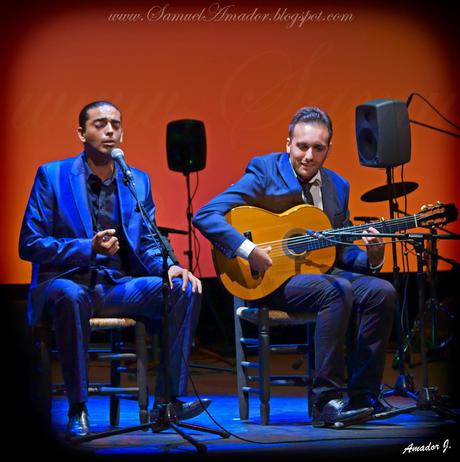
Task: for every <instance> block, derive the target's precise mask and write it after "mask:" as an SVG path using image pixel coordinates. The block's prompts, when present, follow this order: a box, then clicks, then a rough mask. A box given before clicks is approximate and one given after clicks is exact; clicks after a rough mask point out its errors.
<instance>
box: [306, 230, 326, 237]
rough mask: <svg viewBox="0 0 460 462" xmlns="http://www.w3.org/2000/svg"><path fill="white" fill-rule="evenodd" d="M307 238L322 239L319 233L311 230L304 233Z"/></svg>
mask: <svg viewBox="0 0 460 462" xmlns="http://www.w3.org/2000/svg"><path fill="white" fill-rule="evenodd" d="M305 232H306V233H307V234H308V235H309V236H312V237H316V239H324V236H323V235H322V234H321V233H317V232H316V231H313V230H311V229H307V230H306V231H305Z"/></svg>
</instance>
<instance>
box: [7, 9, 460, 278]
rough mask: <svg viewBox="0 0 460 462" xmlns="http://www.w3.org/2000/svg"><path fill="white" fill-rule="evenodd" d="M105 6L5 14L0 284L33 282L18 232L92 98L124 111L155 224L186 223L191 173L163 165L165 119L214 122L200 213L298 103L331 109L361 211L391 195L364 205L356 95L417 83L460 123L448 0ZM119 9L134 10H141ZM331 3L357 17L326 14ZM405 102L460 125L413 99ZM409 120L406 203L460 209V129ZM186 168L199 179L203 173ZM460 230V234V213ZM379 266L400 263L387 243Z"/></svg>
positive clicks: (71, 145)
mask: <svg viewBox="0 0 460 462" xmlns="http://www.w3.org/2000/svg"><path fill="white" fill-rule="evenodd" d="M105 3H106V4H105V5H104V6H98V7H94V6H89V4H88V6H87V4H86V2H79V6H74V7H64V6H57V5H54V4H52V3H50V2H46V1H42V2H40V4H39V5H40V6H37V7H28V8H21V7H20V5H18V4H17V2H16V4H15V5H13V6H10V7H9V10H8V11H7V12H6V14H4V15H3V19H4V20H5V24H4V26H5V30H6V39H5V38H4V39H3V42H4V43H3V50H2V54H3V59H2V60H3V63H4V69H5V70H6V72H4V75H3V81H2V87H1V89H2V91H3V99H2V102H3V109H4V110H3V113H4V115H3V118H2V124H1V130H2V132H3V136H2V141H3V153H2V160H3V169H2V170H1V172H2V173H1V175H2V178H1V179H2V185H3V190H2V196H1V207H2V217H4V218H3V220H4V222H3V225H2V241H1V242H2V243H3V246H2V247H3V249H2V254H1V255H2V256H1V258H2V265H1V267H0V268H1V275H0V282H1V283H24V282H28V280H29V277H30V265H29V264H28V263H27V262H23V261H21V260H20V259H19V258H18V255H17V241H18V234H19V229H20V224H21V220H22V215H23V212H24V208H25V206H26V202H27V198H28V195H29V192H30V188H31V186H32V182H33V178H34V175H35V172H36V169H37V167H38V166H39V165H40V164H42V163H44V162H48V161H51V160H54V159H60V158H64V157H67V156H71V155H75V154H77V153H78V152H79V150H80V148H81V146H80V143H79V141H78V139H77V136H76V127H77V115H78V112H79V110H80V109H81V107H82V106H83V105H84V104H86V103H87V102H89V101H92V100H95V99H109V100H113V101H114V102H115V103H116V104H117V105H119V106H120V107H121V108H122V111H123V121H124V127H125V142H124V144H123V149H124V151H125V153H126V157H127V160H128V162H129V163H131V164H132V165H135V166H137V167H139V168H141V169H143V170H145V171H147V172H148V173H149V174H150V175H151V178H152V188H153V195H154V198H155V201H156V204H157V220H158V223H159V225H160V226H169V227H173V228H178V229H186V226H187V221H186V214H185V212H186V187H185V178H184V176H183V175H182V174H181V173H175V172H172V171H170V170H168V167H167V159H166V149H165V133H166V124H167V123H168V122H169V121H170V120H174V119H178V118H194V119H201V120H203V121H204V123H205V126H206V133H207V142H208V156H207V165H206V169H205V170H204V171H202V172H200V174H199V188H198V192H197V194H196V196H195V198H194V202H193V204H194V208H195V210H196V209H197V208H198V207H199V206H200V205H202V204H204V203H205V202H207V201H208V200H209V199H210V198H211V197H213V196H214V195H215V194H217V193H218V192H220V191H221V190H222V189H223V188H224V187H226V186H228V185H229V184H230V183H232V182H234V181H235V180H236V179H237V178H238V177H239V176H240V175H241V173H242V171H243V169H244V167H245V165H246V163H247V162H248V160H249V159H250V158H251V157H252V156H253V155H255V154H262V153H266V152H271V151H277V150H283V149H284V146H285V139H286V132H287V125H288V123H289V120H290V118H291V116H292V114H293V113H294V112H295V111H296V110H297V109H298V108H299V107H301V106H303V105H316V106H320V107H322V108H324V109H325V110H327V111H328V112H329V113H330V115H331V117H332V119H333V122H334V128H335V134H334V139H333V151H332V152H331V155H330V157H329V159H328V164H327V165H328V167H330V168H332V169H334V170H336V171H337V172H339V173H340V174H342V175H344V176H345V177H347V178H348V179H349V180H350V182H351V185H352V190H351V202H350V208H351V213H352V216H355V215H377V216H388V205H387V203H385V202H381V203H364V202H362V201H361V200H360V197H361V195H362V194H363V193H364V192H366V191H368V190H370V189H372V188H374V187H376V186H379V185H383V184H384V183H385V181H386V176H385V171H384V170H382V169H371V168H368V167H362V166H360V164H359V161H358V155H357V148H356V139H355V123H354V110H355V107H356V105H358V104H360V103H363V102H365V101H368V100H371V99H375V98H393V99H401V100H406V98H407V97H408V95H409V94H410V93H411V92H413V91H417V92H419V93H421V94H423V95H424V96H425V97H426V98H428V99H429V100H430V101H431V102H432V103H433V104H434V105H435V106H436V107H437V108H439V110H440V111H442V113H443V114H444V115H445V116H446V117H448V118H449V119H451V120H454V121H456V122H457V123H458V122H459V117H458V110H456V108H457V106H458V103H459V94H458V89H457V85H458V81H459V73H458V69H456V68H455V67H453V62H454V58H453V57H454V56H456V55H457V53H458V50H457V49H455V48H454V46H453V45H452V42H451V41H450V40H449V35H450V34H452V32H453V30H454V26H453V25H452V26H451V24H453V23H452V22H451V21H450V20H449V11H448V10H447V9H443V8H442V7H441V6H440V5H438V8H437V9H436V10H435V9H427V8H424V7H420V6H419V7H417V8H415V6H414V7H413V8H411V7H409V6H406V7H401V6H398V7H397V6H394V5H391V6H384V5H383V4H382V5H378V4H376V6H363V5H361V4H360V3H353V2H348V4H347V5H346V6H345V5H343V4H339V3H337V4H334V3H327V2H316V3H315V2H314V1H312V2H308V6H305V5H301V4H297V3H290V2H281V1H280V2H279V4H278V3H273V4H268V3H267V2H264V4H263V5H262V2H261V3H260V4H257V3H254V4H250V3H244V4H243V3H241V2H229V3H220V5H219V8H221V9H222V8H225V10H224V11H225V12H226V13H228V14H227V16H225V18H224V16H223V12H221V13H217V10H216V8H217V6H216V5H215V4H214V5H213V2H212V1H211V2H209V3H207V2H195V3H194V4H190V3H187V4H181V3H178V2H174V1H171V2H169V6H167V3H166V2H165V3H159V2H158V3H156V2H151V1H149V2H127V1H126V2H105ZM391 3H393V2H391ZM155 5H157V8H154V9H153V10H151V8H152V7H155ZM165 5H166V6H165ZM414 5H415V4H414ZM163 7H164V9H163V12H162V13H160V10H161V8H163ZM213 8H214V10H213ZM255 8H257V11H255V14H253V15H252V19H251V13H254V10H255ZM149 10H150V13H149ZM213 12H214V13H213ZM283 12H284V16H283V18H284V20H282V19H281V16H282V13H283ZM302 12H303V13H307V12H309V14H310V18H309V19H307V20H305V21H304V22H303V24H300V21H301V18H300V17H296V16H295V15H296V14H301V13H302ZM320 12H322V13H321V15H319V13H320ZM116 13H131V14H132V15H131V16H130V19H131V20H132V21H122V20H121V19H122V17H121V16H114V14H116ZM188 13H190V15H191V14H195V16H194V17H193V16H186V14H188ZM277 13H278V16H276V14H277ZM335 13H339V14H343V13H345V14H347V15H348V16H337V18H339V19H337V18H336V20H335V21H331V20H329V19H328V17H327V15H328V14H335ZM451 13H452V12H451ZM161 14H162V16H161ZM200 14H201V17H200ZM219 14H220V16H219ZM230 14H232V15H233V16H231V17H230V16H229V15H230ZM256 14H260V15H262V14H267V15H271V16H270V17H271V18H272V20H271V21H269V20H268V19H266V20H262V18H263V17H262V16H256ZM312 14H316V15H317V16H316V17H317V18H318V16H319V19H317V20H313V19H312V16H311V15H312ZM174 15H176V16H174ZM288 15H290V16H288ZM350 15H351V16H350ZM340 17H342V18H345V20H340ZM114 18H117V20H113V19H114ZM187 18H188V20H187ZM193 18H194V19H193ZM266 18H268V16H266ZM125 19H126V17H125ZM224 19H226V20H224ZM294 19H296V22H295V23H293V22H292V21H294ZM347 19H348V20H347ZM409 113H410V116H411V118H412V119H415V120H419V121H422V122H424V123H428V124H433V125H436V126H439V127H442V128H444V129H452V130H455V129H454V128H452V127H450V126H449V125H448V124H447V123H446V122H445V121H443V120H442V119H441V118H440V117H439V116H437V115H436V114H435V112H434V111H433V110H432V109H430V108H429V107H428V106H427V105H426V104H425V103H423V102H422V101H421V100H420V99H418V98H414V100H413V101H412V104H411V106H410V111H409ZM411 130H412V159H411V161H410V163H409V164H407V165H406V167H405V172H404V173H405V175H404V176H405V179H406V180H407V181H416V182H418V183H419V188H418V189H417V191H416V192H414V193H412V194H410V195H409V196H408V199H409V200H408V210H409V212H411V213H415V212H416V211H417V210H418V208H419V206H420V205H422V204H423V203H428V202H433V201H435V200H438V199H439V200H442V201H445V202H456V203H457V204H460V202H459V201H458V196H459V194H458V187H457V184H456V182H457V181H458V179H457V178H456V174H457V172H458V166H459V160H458V156H459V155H460V149H459V147H460V143H459V140H458V138H457V139H456V138H453V137H449V136H446V135H444V134H441V133H438V132H434V131H431V130H428V129H426V128H423V127H419V126H416V125H412V126H411ZM399 172H400V169H397V171H396V174H397V178H398V179H399ZM191 178H192V186H194V185H195V182H196V175H192V177H191ZM400 205H401V206H402V205H403V204H402V201H401V203H400ZM450 228H451V229H452V230H456V231H457V232H458V231H460V228H459V225H458V224H454V225H452V226H450ZM172 242H173V245H174V247H175V249H176V253H177V255H178V257H179V258H180V260H181V261H182V262H183V264H184V265H186V264H187V260H186V258H185V257H184V256H183V251H184V250H185V249H186V247H187V239H186V237H185V236H178V235H173V236H172ZM200 242H201V255H200V267H201V273H202V275H203V276H212V275H214V270H213V268H212V264H211V259H210V252H209V244H208V243H207V241H205V240H204V239H201V238H200ZM458 249H459V246H458V244H457V243H455V242H449V243H448V242H442V243H441V244H440V247H439V250H440V254H441V255H442V256H445V257H448V258H456V255H457V253H458V252H457V251H458ZM387 250H389V249H387ZM441 268H444V269H448V268H450V265H448V264H445V263H442V264H441ZM385 269H386V270H391V254H390V252H389V251H388V252H387V258H386V265H385Z"/></svg>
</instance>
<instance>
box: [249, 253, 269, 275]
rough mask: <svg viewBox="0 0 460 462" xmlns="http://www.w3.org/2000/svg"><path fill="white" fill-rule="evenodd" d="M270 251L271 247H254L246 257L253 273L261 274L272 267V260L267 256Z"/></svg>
mask: <svg viewBox="0 0 460 462" xmlns="http://www.w3.org/2000/svg"><path fill="white" fill-rule="evenodd" d="M271 250H272V248H271V247H254V249H253V251H252V252H251V253H250V254H249V257H248V261H249V264H250V265H251V268H252V269H253V270H254V271H257V272H259V273H263V272H264V271H267V270H268V268H270V266H272V265H273V262H272V259H271V258H270V256H269V255H268V254H269V253H270V252H271Z"/></svg>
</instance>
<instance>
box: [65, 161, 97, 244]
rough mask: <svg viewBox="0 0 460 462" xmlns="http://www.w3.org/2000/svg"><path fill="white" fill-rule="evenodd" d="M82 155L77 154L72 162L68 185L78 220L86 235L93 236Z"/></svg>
mask: <svg viewBox="0 0 460 462" xmlns="http://www.w3.org/2000/svg"><path fill="white" fill-rule="evenodd" d="M83 162H84V161H83V155H82V154H81V155H79V156H78V157H77V158H76V159H75V162H74V163H73V166H72V169H71V173H70V185H71V188H72V194H73V198H74V201H75V205H76V207H77V210H78V214H79V216H80V220H81V222H82V224H83V227H84V229H85V232H86V237H89V238H92V237H93V225H92V221H91V214H90V212H89V203H88V193H87V191H86V178H85V168H84V165H83Z"/></svg>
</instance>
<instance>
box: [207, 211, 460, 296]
mask: <svg viewBox="0 0 460 462" xmlns="http://www.w3.org/2000/svg"><path fill="white" fill-rule="evenodd" d="M225 218H226V219H227V221H228V223H229V224H231V225H232V226H233V227H234V228H235V229H237V230H238V231H239V232H240V233H242V234H243V235H245V236H246V237H247V238H248V239H249V240H251V241H252V242H254V243H255V244H256V245H258V246H261V247H265V246H271V247H272V251H271V252H270V258H271V259H272V261H273V265H272V266H271V267H270V268H269V269H268V270H267V271H265V272H261V273H259V272H257V271H254V270H252V269H251V267H250V266H249V263H248V261H247V260H245V259H243V258H240V257H235V258H227V257H225V256H224V255H223V254H222V253H221V252H219V251H218V250H217V249H216V248H213V249H212V256H213V261H214V267H215V269H216V272H217V275H218V276H219V278H220V280H221V281H222V283H223V284H224V286H225V288H226V289H227V290H228V291H229V292H230V293H231V294H233V295H235V296H237V297H239V298H242V299H244V300H255V299H258V298H261V297H264V296H266V295H268V294H270V293H272V292H273V291H274V290H275V289H277V288H278V287H280V286H281V284H283V283H284V282H285V281H286V280H287V279H289V278H290V277H292V276H294V275H296V274H307V273H318V274H319V273H325V272H326V271H328V270H329V269H330V268H331V266H332V265H333V263H334V260H335V255H336V248H335V246H336V245H337V244H345V245H346V244H351V243H352V242H354V241H356V240H359V239H361V236H360V235H361V233H362V232H363V231H366V230H367V229H368V228H369V226H373V227H374V228H376V229H377V230H378V231H379V232H381V233H397V232H400V231H405V230H408V229H411V228H418V227H420V226H432V225H437V226H442V225H444V224H446V223H449V222H451V221H454V220H456V219H457V208H456V207H455V205H454V204H446V205H444V204H442V203H439V202H438V203H437V204H434V205H427V206H423V207H422V208H421V211H420V213H417V214H415V215H410V216H405V217H402V218H394V219H391V220H382V221H378V222H374V223H371V224H363V225H357V226H351V227H347V228H340V229H330V228H331V223H330V221H329V218H328V217H327V215H326V214H325V213H324V212H323V211H322V210H321V209H319V208H317V207H314V206H312V205H307V204H302V205H297V206H295V207H292V208H290V209H289V210H286V211H285V212H283V213H280V214H277V213H272V212H269V211H267V210H264V209H261V208H258V207H252V206H241V207H236V208H234V209H232V210H230V211H229V212H228V213H227V214H226V215H225ZM341 234H343V236H342V235H341ZM345 234H348V235H347V236H346V235H345ZM350 234H355V236H350Z"/></svg>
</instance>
